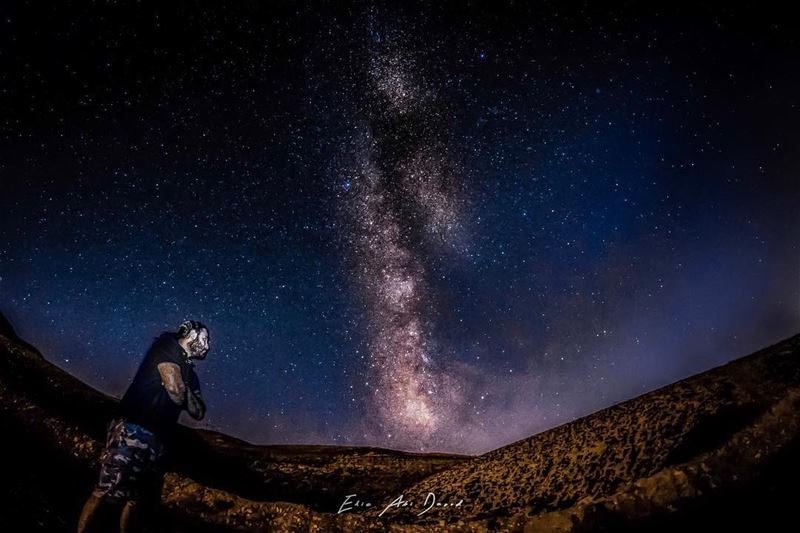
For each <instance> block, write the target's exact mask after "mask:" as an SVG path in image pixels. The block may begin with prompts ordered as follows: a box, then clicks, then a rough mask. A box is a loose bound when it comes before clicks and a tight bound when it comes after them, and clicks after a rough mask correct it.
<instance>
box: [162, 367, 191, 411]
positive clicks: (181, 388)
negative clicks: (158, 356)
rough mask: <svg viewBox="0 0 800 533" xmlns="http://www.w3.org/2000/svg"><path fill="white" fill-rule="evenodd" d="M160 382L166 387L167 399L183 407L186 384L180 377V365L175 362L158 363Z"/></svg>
mask: <svg viewBox="0 0 800 533" xmlns="http://www.w3.org/2000/svg"><path fill="white" fill-rule="evenodd" d="M158 373H159V374H161V383H162V384H163V385H164V388H165V389H167V394H169V399H170V400H172V401H173V402H175V404H177V405H180V406H181V407H183V406H184V405H185V403H186V396H187V395H186V385H185V384H184V383H183V378H182V377H181V367H180V366H178V365H177V364H175V363H158Z"/></svg>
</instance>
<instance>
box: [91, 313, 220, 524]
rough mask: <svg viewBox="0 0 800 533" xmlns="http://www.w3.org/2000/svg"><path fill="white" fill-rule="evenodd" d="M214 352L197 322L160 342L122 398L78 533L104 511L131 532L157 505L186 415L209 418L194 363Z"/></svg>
mask: <svg viewBox="0 0 800 533" xmlns="http://www.w3.org/2000/svg"><path fill="white" fill-rule="evenodd" d="M209 349H210V345H209V336H208V328H207V327H206V326H205V325H204V324H202V323H200V322H198V321H196V320H187V321H185V322H183V323H182V324H181V325H180V327H179V328H178V331H177V332H175V333H173V332H164V333H162V334H161V335H159V336H158V337H157V338H156V339H155V341H154V342H153V344H152V346H151V347H150V349H149V350H148V351H147V354H146V355H145V357H144V359H143V360H142V362H141V364H140V365H139V369H138V370H137V371H136V375H135V376H134V378H133V381H132V382H131V384H130V386H129V387H128V390H127V391H126V392H125V395H124V396H123V397H122V400H121V402H120V415H121V416H119V417H117V418H115V419H113V420H111V422H109V424H108V435H107V439H106V448H105V450H103V454H102V456H101V459H100V461H101V463H102V465H101V468H100V477H99V479H98V481H97V484H96V485H95V487H94V490H93V491H92V494H91V495H90V496H89V499H88V500H87V501H86V504H85V505H84V506H83V510H82V511H81V516H80V520H79V522H78V532H79V533H85V532H87V531H89V530H90V528H92V527H93V526H95V525H96V523H97V522H98V516H99V515H100V514H101V513H100V511H101V509H104V508H105V509H108V510H112V509H113V510H115V511H116V512H118V513H119V528H120V531H121V532H128V531H131V530H132V528H133V527H134V525H135V523H136V522H138V521H140V520H139V519H140V518H141V516H140V514H141V513H139V512H137V510H138V509H139V508H140V507H142V506H146V507H148V508H152V507H153V506H155V505H157V504H158V502H159V500H160V497H161V485H162V483H163V476H164V472H163V466H164V457H165V455H166V451H167V449H168V447H169V444H170V443H171V441H172V437H173V434H174V431H175V427H176V426H177V423H178V417H179V415H180V413H181V411H182V410H184V409H185V410H186V411H187V412H188V413H189V415H190V416H191V417H192V418H194V419H195V420H201V419H202V418H203V417H204V416H205V412H206V406H205V403H204V402H203V398H202V396H201V394H200V383H199V380H198V379H197V374H196V373H195V372H194V363H193V361H192V360H194V359H200V360H202V359H205V357H206V355H207V354H208V351H209ZM102 514H104V513H102Z"/></svg>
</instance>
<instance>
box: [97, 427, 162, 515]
mask: <svg viewBox="0 0 800 533" xmlns="http://www.w3.org/2000/svg"><path fill="white" fill-rule="evenodd" d="M163 456H164V447H163V445H162V443H161V441H160V439H159V438H158V437H157V436H156V435H155V434H154V433H153V432H151V431H150V430H148V429H145V428H144V427H142V426H139V425H137V424H133V423H131V422H128V421H126V420H123V419H117V420H112V421H111V422H109V424H108V437H107V440H106V447H105V449H104V450H103V454H102V456H101V457H100V462H101V463H102V464H101V467H100V478H99V479H98V480H97V484H96V485H95V487H94V490H93V494H95V495H96V496H99V497H103V498H105V499H106V500H108V501H111V502H123V501H125V500H137V501H139V500H142V499H143V498H158V497H159V496H160V494H161V479H162V477H161V462H162V459H163Z"/></svg>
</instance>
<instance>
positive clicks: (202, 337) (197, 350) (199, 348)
mask: <svg viewBox="0 0 800 533" xmlns="http://www.w3.org/2000/svg"><path fill="white" fill-rule="evenodd" d="M188 346H189V356H190V357H192V358H194V359H205V358H206V354H208V350H209V349H210V348H211V346H210V345H209V343H208V330H206V329H205V328H203V329H201V330H200V331H199V333H198V334H197V337H195V338H194V340H191V341H189V343H188Z"/></svg>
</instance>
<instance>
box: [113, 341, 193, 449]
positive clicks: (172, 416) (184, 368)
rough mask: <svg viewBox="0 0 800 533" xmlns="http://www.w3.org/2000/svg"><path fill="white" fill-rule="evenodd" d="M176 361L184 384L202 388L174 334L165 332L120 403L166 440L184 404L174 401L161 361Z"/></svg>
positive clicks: (138, 421)
mask: <svg viewBox="0 0 800 533" xmlns="http://www.w3.org/2000/svg"><path fill="white" fill-rule="evenodd" d="M164 362H168V363H175V364H177V365H178V366H180V368H181V376H182V377H183V383H184V385H186V387H187V388H189V389H193V390H199V389H200V384H199V381H198V379H197V374H195V372H194V368H193V367H194V365H193V364H192V363H191V361H190V360H189V358H188V356H187V355H186V352H185V351H184V349H183V348H182V347H181V345H180V344H178V340H177V338H176V336H175V334H174V333H169V332H164V333H162V334H161V335H160V336H158V337H157V338H156V339H155V340H154V341H153V344H152V346H150V349H149V350H148V351H147V354H146V355H145V356H144V359H143V360H142V362H141V364H140V365H139V369H138V370H137V371H136V375H135V376H134V378H133V381H132V382H131V384H130V386H128V390H127V391H125V395H124V396H123V397H122V400H121V402H120V410H121V413H122V416H124V417H125V418H126V419H127V420H129V421H131V422H133V423H135V424H140V425H142V426H144V427H146V428H148V429H150V430H152V431H153V432H154V433H156V434H158V435H159V436H161V437H163V438H164V439H165V440H170V438H171V436H172V434H173V431H174V429H175V426H176V425H177V423H178V417H179V416H180V414H181V411H182V410H183V408H184V407H185V406H180V405H177V404H176V403H175V402H173V401H172V400H171V399H170V397H169V394H168V393H167V389H166V388H164V385H163V383H162V380H161V374H160V373H159V371H158V364H159V363H164Z"/></svg>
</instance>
